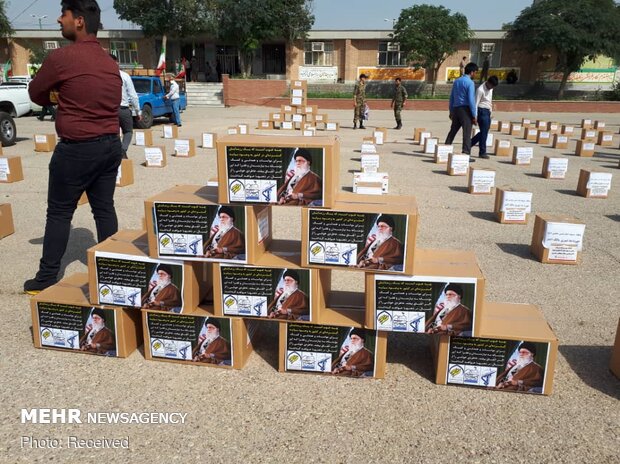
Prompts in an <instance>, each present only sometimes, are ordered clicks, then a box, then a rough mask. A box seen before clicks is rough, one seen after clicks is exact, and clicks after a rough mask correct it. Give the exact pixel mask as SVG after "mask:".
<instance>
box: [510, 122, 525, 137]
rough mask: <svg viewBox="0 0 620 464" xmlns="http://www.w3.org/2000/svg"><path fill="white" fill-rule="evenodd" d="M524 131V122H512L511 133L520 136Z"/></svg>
mask: <svg viewBox="0 0 620 464" xmlns="http://www.w3.org/2000/svg"><path fill="white" fill-rule="evenodd" d="M522 131H523V124H521V123H518V122H513V123H510V135H514V136H516V137H520V136H521V132H522Z"/></svg>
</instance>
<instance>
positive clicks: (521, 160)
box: [512, 147, 534, 166]
mask: <svg viewBox="0 0 620 464" xmlns="http://www.w3.org/2000/svg"><path fill="white" fill-rule="evenodd" d="M533 157H534V148H533V147H514V149H513V150H512V164H516V165H517V166H529V165H530V164H532V158H533Z"/></svg>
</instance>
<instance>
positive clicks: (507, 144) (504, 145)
mask: <svg viewBox="0 0 620 464" xmlns="http://www.w3.org/2000/svg"><path fill="white" fill-rule="evenodd" d="M498 143H499V148H510V140H499V141H498Z"/></svg>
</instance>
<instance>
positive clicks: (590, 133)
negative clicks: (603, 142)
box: [581, 129, 598, 142]
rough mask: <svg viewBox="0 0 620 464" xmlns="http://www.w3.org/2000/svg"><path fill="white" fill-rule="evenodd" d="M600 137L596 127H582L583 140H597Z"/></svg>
mask: <svg viewBox="0 0 620 464" xmlns="http://www.w3.org/2000/svg"><path fill="white" fill-rule="evenodd" d="M597 137H598V132H597V131H596V130H595V129H581V140H587V141H588V142H595V141H596V139H597Z"/></svg>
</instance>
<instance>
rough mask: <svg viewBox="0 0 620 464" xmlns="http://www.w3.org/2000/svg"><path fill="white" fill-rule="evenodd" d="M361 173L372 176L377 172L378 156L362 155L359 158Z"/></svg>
mask: <svg viewBox="0 0 620 464" xmlns="http://www.w3.org/2000/svg"><path fill="white" fill-rule="evenodd" d="M361 165H362V172H363V173H366V174H373V173H376V172H377V171H378V170H379V155H377V154H369V153H363V154H362V156H361Z"/></svg>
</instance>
